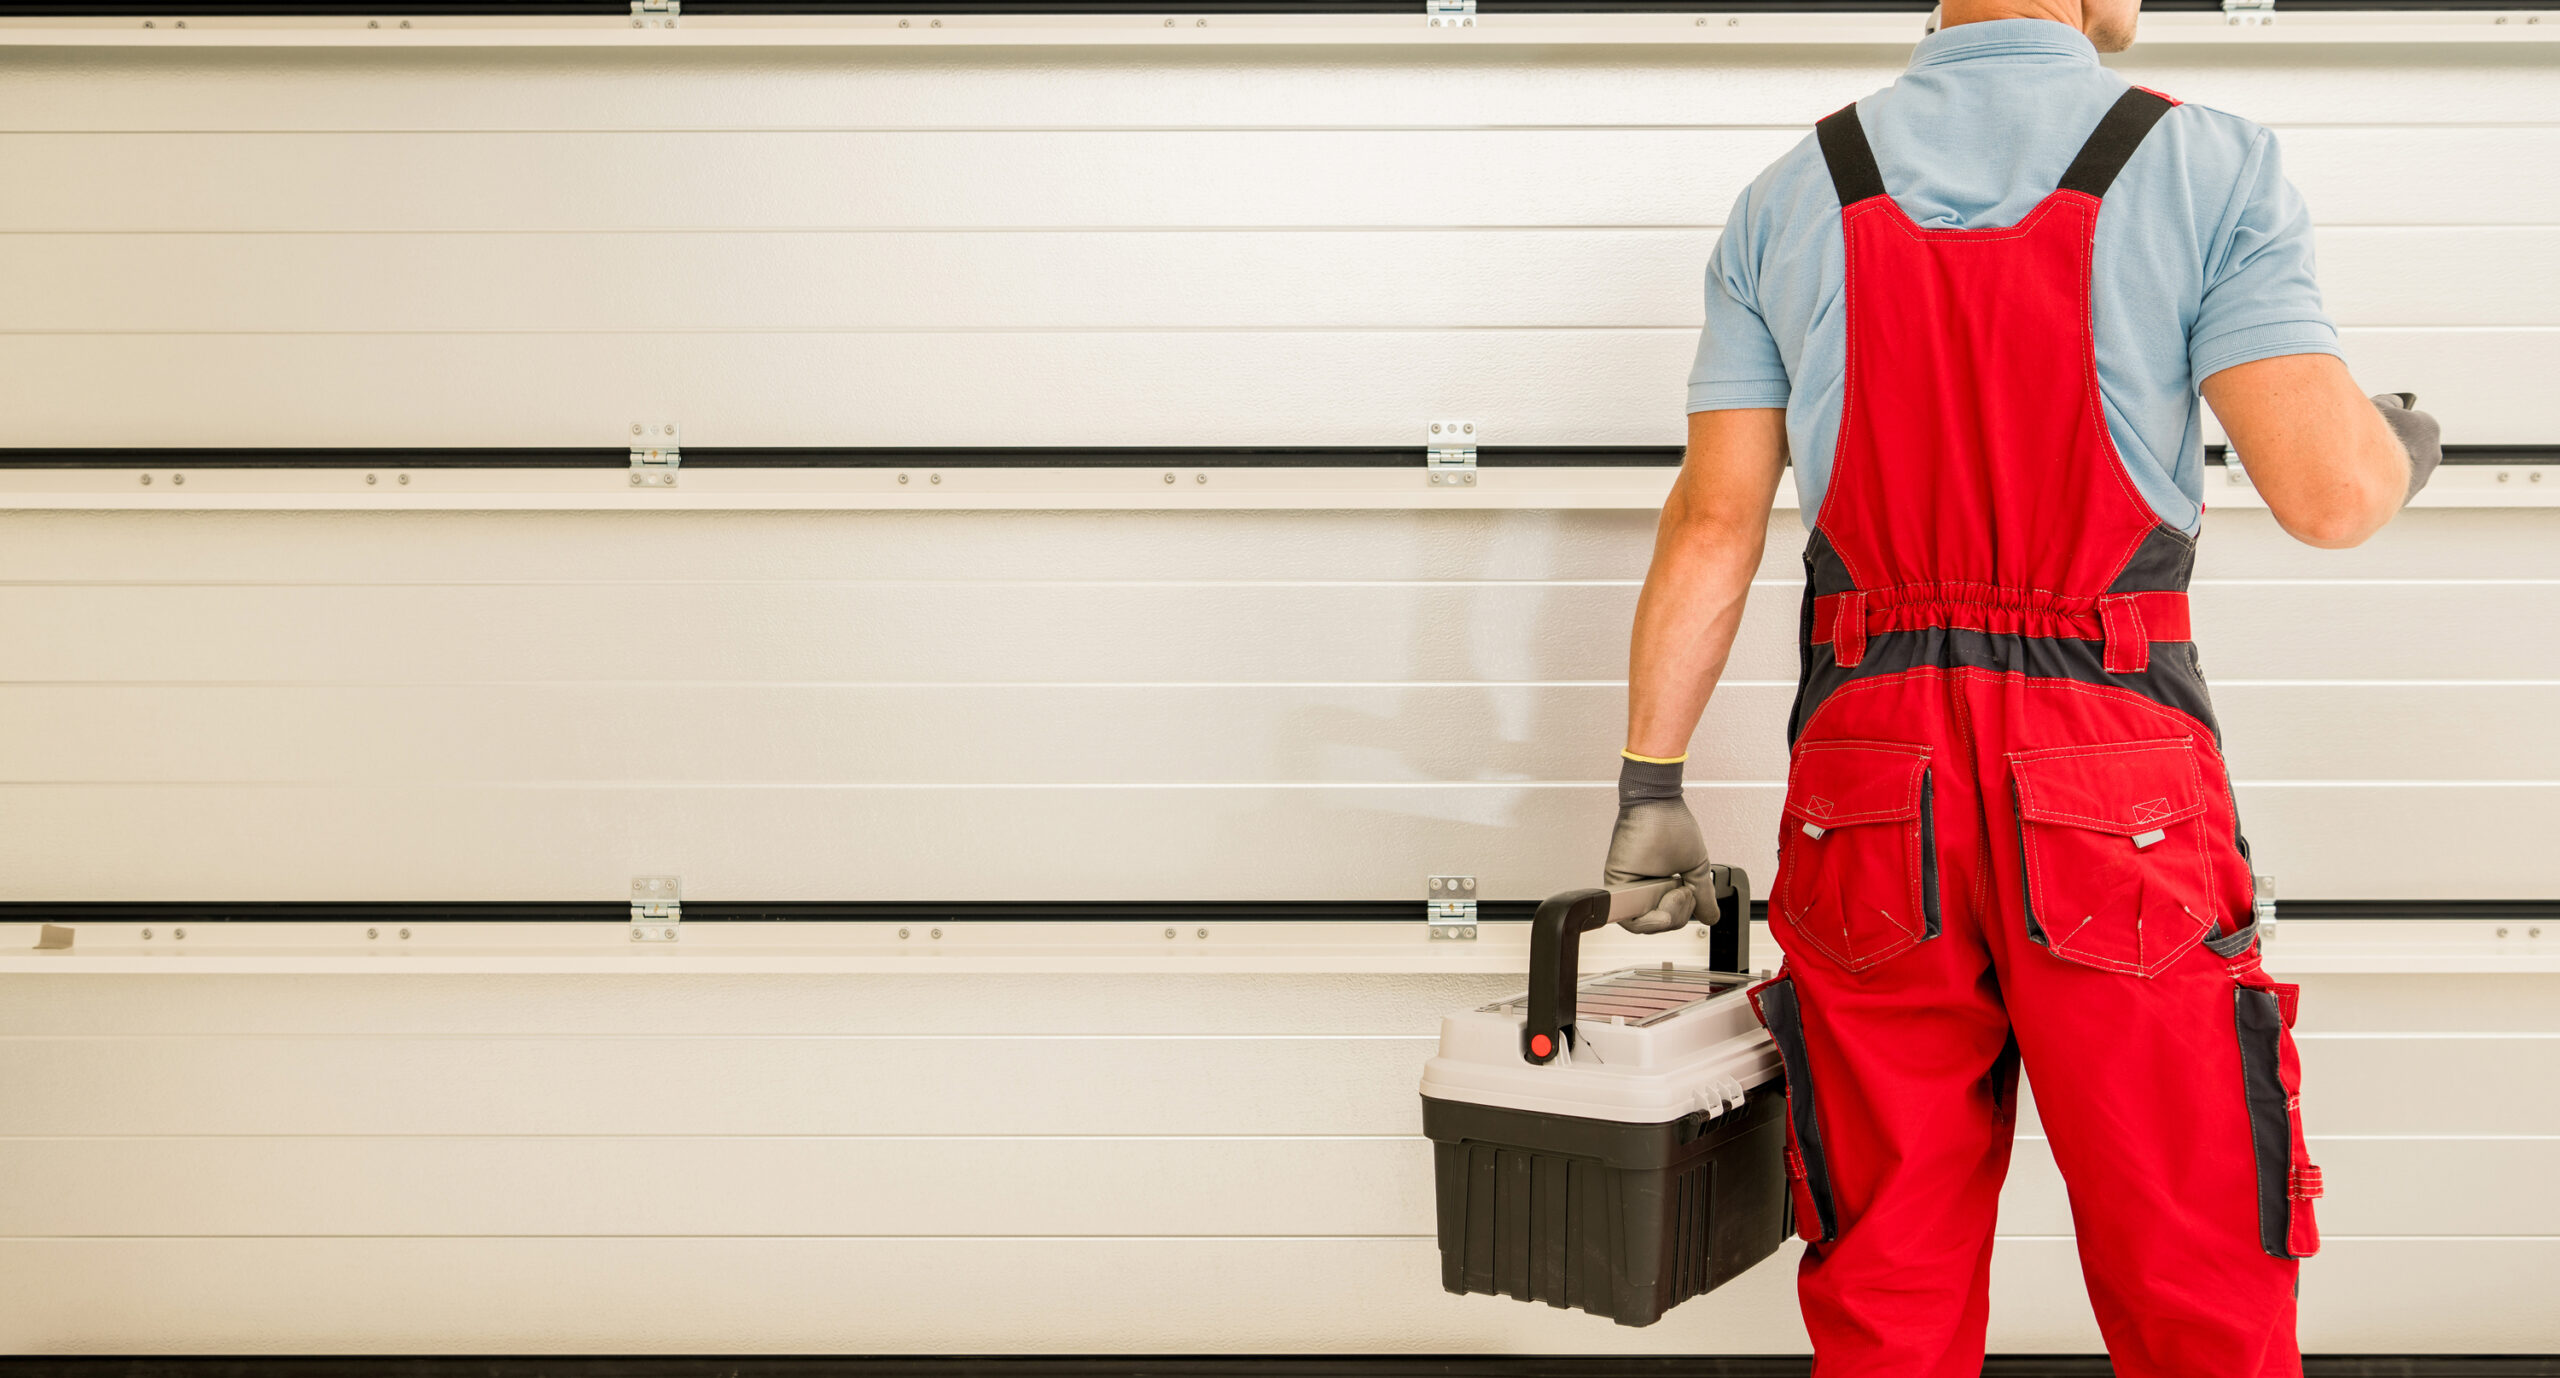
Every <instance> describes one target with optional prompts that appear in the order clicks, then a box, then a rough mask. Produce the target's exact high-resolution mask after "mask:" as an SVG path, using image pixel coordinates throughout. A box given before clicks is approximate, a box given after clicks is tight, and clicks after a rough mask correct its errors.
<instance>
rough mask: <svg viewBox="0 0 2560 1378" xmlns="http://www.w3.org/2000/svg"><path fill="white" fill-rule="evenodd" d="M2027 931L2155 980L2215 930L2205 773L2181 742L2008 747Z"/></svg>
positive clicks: (2080, 957)
mask: <svg viewBox="0 0 2560 1378" xmlns="http://www.w3.org/2000/svg"><path fill="white" fill-rule="evenodd" d="M2009 778H2010V781H2011V783H2012V784H2013V785H2014V786H2015V788H2016V791H2017V800H2018V831H2019V845H2020V846H2021V847H2022V848H2023V849H2024V857H2023V861H2024V866H2025V870H2026V895H2027V933H2028V936H2030V937H2032V938H2034V939H2035V940H2036V941H2037V942H2039V943H2042V944H2043V945H2044V946H2046V947H2047V948H2050V949H2052V951H2053V953H2054V955H2055V956H2057V957H2064V958H2068V959H2070V960H2071V961H2074V962H2079V963H2081V964H2082V965H2085V966H2093V967H2098V968H2101V969H2103V970H2107V971H2122V972H2130V973H2132V974H2134V975H2137V976H2157V975H2159V974H2160V973H2161V972H2163V971H2165V970H2167V969H2168V967H2169V964H2170V963H2171V962H2174V961H2176V960H2178V958H2179V957H2181V956H2183V955H2185V953H2186V952H2187V950H2188V949H2189V948H2192V947H2194V946H2195V945H2196V943H2197V942H2198V941H2199V940H2201V939H2202V938H2203V937H2204V936H2205V935H2206V934H2207V933H2208V932H2210V931H2212V928H2213V912H2214V911H2213V878H2212V868H2211V866H2210V864H2209V855H2210V854H2209V851H2208V849H2207V847H2206V844H2205V837H2204V827H2205V825H2204V773H2203V769H2202V767H2201V766H2200V765H2199V763H2198V762H2197V760H2196V749H2195V744H2194V743H2193V742H2191V741H2189V740H2188V739H2186V738H2184V737H2174V738H2169V739H2165V740H2162V741H2149V742H2118V743H2113V744H2110V745H2106V746H2072V747H2058V748H2054V749H2052V750H2047V751H2021V752H2013V753H2011V754H2010V756H2009Z"/></svg>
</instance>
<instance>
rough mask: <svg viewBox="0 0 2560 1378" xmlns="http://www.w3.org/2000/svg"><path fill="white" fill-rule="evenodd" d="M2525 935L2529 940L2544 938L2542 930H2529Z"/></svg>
mask: <svg viewBox="0 0 2560 1378" xmlns="http://www.w3.org/2000/svg"><path fill="white" fill-rule="evenodd" d="M2524 935H2525V936H2526V937H2528V938H2539V937H2541V936H2542V930H2541V929H2539V928H2528V929H2526V930H2525V931H2524Z"/></svg>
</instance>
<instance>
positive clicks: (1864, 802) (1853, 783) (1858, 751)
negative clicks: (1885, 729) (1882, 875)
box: [1786, 742, 1929, 828]
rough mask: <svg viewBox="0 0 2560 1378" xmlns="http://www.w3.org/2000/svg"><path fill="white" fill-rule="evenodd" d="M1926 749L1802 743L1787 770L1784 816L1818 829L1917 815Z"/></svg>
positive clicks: (1884, 744) (1926, 766)
mask: <svg viewBox="0 0 2560 1378" xmlns="http://www.w3.org/2000/svg"><path fill="white" fill-rule="evenodd" d="M1928 769H1929V748H1927V747H1925V746H1907V745H1904V744H1902V743H1900V742H1806V743H1803V744H1801V745H1799V746H1798V747H1797V748H1796V759H1795V764H1794V765H1793V766H1791V767H1790V768H1789V769H1788V771H1787V804H1786V809H1787V812H1788V813H1791V814H1793V815H1795V816H1796V817H1798V818H1801V819H1803V820H1804V821H1806V822H1808V823H1811V824H1813V825H1814V826H1815V827H1818V828H1840V827H1847V826H1849V825H1850V824H1854V823H1896V822H1901V821H1904V820H1906V819H1912V818H1917V817H1919V816H1920V777H1921V776H1922V775H1923V774H1924V773H1926V772H1927V771H1928Z"/></svg>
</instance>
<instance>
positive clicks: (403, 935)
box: [400, 928, 409, 943]
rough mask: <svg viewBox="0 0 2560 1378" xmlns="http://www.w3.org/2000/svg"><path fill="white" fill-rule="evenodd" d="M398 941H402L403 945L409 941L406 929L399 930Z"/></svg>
mask: <svg viewBox="0 0 2560 1378" xmlns="http://www.w3.org/2000/svg"><path fill="white" fill-rule="evenodd" d="M400 941H402V942H404V943H405V942H407V941H409V930H408V929H405V928H404V929H401V930H400Z"/></svg>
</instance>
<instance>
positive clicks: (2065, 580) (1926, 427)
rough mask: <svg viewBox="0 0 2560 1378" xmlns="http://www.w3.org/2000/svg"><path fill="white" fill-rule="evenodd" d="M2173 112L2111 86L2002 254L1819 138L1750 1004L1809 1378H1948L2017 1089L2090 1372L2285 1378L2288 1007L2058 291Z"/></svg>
mask: <svg viewBox="0 0 2560 1378" xmlns="http://www.w3.org/2000/svg"><path fill="white" fill-rule="evenodd" d="M2172 104H2173V102H2171V101H2169V100H2168V99H2167V98H2165V97H2162V96H2159V95H2156V94H2153V93H2151V92H2148V91H2143V90H2139V89H2136V90H2133V91H2128V92H2127V93H2126V94H2125V96H2124V97H2123V99H2122V100H2120V101H2119V102H2118V103H2117V104H2116V105H2115V106H2114V108H2113V109H2111V110H2110V111H2109V112H2108V114H2107V116H2106V117H2105V119H2103V120H2102V121H2101V122H2100V123H2099V125H2098V128H2097V130H2096V132H2095V133H2093V134H2092V135H2091V136H2090V139H2089V142H2088V145H2087V146H2086V147H2085V148H2083V149H2082V150H2081V152H2080V154H2079V156H2078V158H2077V159H2076V160H2075V161H2074V162H2073V163H2072V165H2071V169H2070V171H2069V172H2067V173H2066V174H2064V176H2063V179H2062V183H2061V185H2060V187H2059V188H2058V189H2056V190H2055V191H2054V193H2053V194H2052V195H2050V196H2048V197H2046V198H2045V199H2044V200H2043V201H2042V202H2041V203H2040V204H2038V205H2037V206H2036V208H2035V209H2034V210H2033V211H2031V212H2029V213H2028V215H2027V216H2026V218H2025V219H2023V220H2021V221H2019V222H2018V223H2017V224H2015V225H2012V226H2009V227H2007V228H2005V229H1990V230H1924V229H1922V228H1920V227H1919V226H1918V225H1917V224H1915V223H1913V222H1912V220H1911V219H1910V218H1909V217H1908V216H1906V215H1904V214H1903V212H1902V210H1901V208H1900V207H1899V206H1897V205H1895V204H1894V201H1893V199H1892V198H1891V197H1889V196H1887V195H1886V194H1885V189H1884V182H1883V178H1882V176H1881V174H1880V173H1879V172H1878V171H1877V168H1876V162H1875V157H1874V155H1873V153H1872V152H1871V151H1870V150H1869V148H1868V146H1867V140H1866V135H1865V133H1864V132H1863V131H1862V130H1861V128H1860V127H1859V124H1858V113H1857V107H1855V106H1851V107H1850V108H1848V109H1846V110H1843V111H1841V112H1840V113H1838V114H1836V115H1833V116H1831V117H1830V118H1828V119H1826V120H1824V121H1823V122H1822V123H1821V125H1820V142H1821V146H1822V151H1823V154H1824V156H1825V158H1826V160H1827V161H1828V162H1829V165H1830V169H1831V176H1832V180H1833V182H1834V183H1835V184H1836V185H1837V187H1838V188H1839V192H1840V203H1841V207H1842V209H1841V213H1840V214H1841V227H1842V229H1843V231H1844V232H1845V234H1846V236H1847V275H1846V279H1845V280H1846V294H1847V311H1848V336H1849V371H1848V378H1847V396H1846V400H1845V401H1844V403H1843V404H1842V408H1841V418H1840V436H1839V444H1838V449H1837V452H1836V455H1835V458H1834V461H1833V466H1832V476H1831V484H1830V489H1829V492H1828V494H1827V495H1826V496H1825V498H1824V500H1823V503H1822V508H1821V512H1820V519H1819V520H1818V521H1817V523H1816V524H1815V528H1814V534H1813V537H1812V539H1811V541H1810V542H1809V544H1808V546H1807V549H1806V552H1805V565H1806V571H1807V588H1806V593H1805V609H1804V619H1803V637H1804V673H1803V680H1802V685H1801V688H1800V690H1799V694H1798V698H1797V703H1796V709H1795V713H1794V717H1793V720H1792V722H1791V725H1790V728H1791V731H1792V733H1793V735H1794V754H1793V763H1792V766H1791V769H1790V771H1789V774H1788V778H1787V793H1786V808H1785V814H1784V817H1783V819H1782V821H1781V835H1780V841H1779V864H1778V875H1777V881H1776V885H1775V887H1774V889H1773V890H1772V892H1771V895H1770V899H1769V921H1770V925H1771V927H1772V928H1773V929H1774V930H1775V932H1776V934H1777V937H1778V941H1779V943H1780V945H1781V946H1783V947H1784V948H1785V949H1786V953H1787V961H1786V965H1785V967H1784V969H1783V970H1781V972H1780V973H1779V975H1778V976H1777V977H1776V979H1774V980H1772V981H1770V982H1767V983H1765V984H1764V985H1762V986H1761V987H1759V988H1758V990H1757V991H1755V992H1754V998H1755V1001H1756V1003H1757V1005H1758V1008H1759V1009H1760V1012H1761V1018H1762V1020H1763V1021H1764V1022H1765V1023H1766V1024H1767V1025H1768V1026H1769V1030H1770V1032H1771V1034H1772V1035H1774V1036H1775V1038H1776V1040H1777V1043H1778V1047H1779V1051H1780V1053H1781V1055H1782V1056H1783V1058H1784V1060H1785V1063H1786V1074H1787V1088H1788V1114H1789V1121H1790V1126H1789V1127H1790V1130H1791V1137H1790V1143H1789V1153H1788V1167H1789V1172H1790V1175H1791V1176H1792V1178H1793V1183H1792V1189H1793V1197H1794V1202H1795V1211H1796V1217H1797V1225H1798V1229H1799V1233H1801V1234H1802V1235H1803V1236H1804V1238H1805V1239H1807V1240H1809V1241H1811V1244H1810V1246H1809V1247H1808V1249H1807V1250H1806V1252H1805V1257H1804V1265H1803V1271H1802V1275H1801V1278H1800V1291H1801V1294H1802V1299H1803V1304H1804V1316H1805V1323H1806V1325H1807V1327H1808V1328H1809V1329H1810V1330H1811V1331H1812V1334H1813V1342H1814V1348H1815V1352H1816V1356H1817V1358H1816V1364H1815V1372H1816V1373H1817V1374H1819V1375H1821V1376H1822V1378H1853V1375H1856V1376H1860V1378H1863V1376H1864V1375H1879V1376H1881V1375H1891V1376H1892V1378H1922V1375H1929V1376H1930V1378H1941V1376H1943V1378H1955V1376H1956V1375H1959V1374H1961V1375H1964V1378H1974V1376H1975V1375H1978V1374H1979V1373H1980V1372H1981V1369H1982V1354H1983V1333H1984V1323H1985V1317H1986V1312H1987V1302H1988V1298H1987V1293H1986V1284H1987V1281H1988V1276H1989V1272H1990V1265H1991V1245H1992V1232H1993V1223H1994V1213H1995V1207H1996V1204H1997V1199H1998V1196H1999V1192H2000V1183H2001V1179H2002V1177H2003V1176H2004V1175H2005V1174H2006V1172H2007V1170H2008V1162H2009V1145H2010V1136H2011V1131H2012V1127H2013V1123H2014V1120H2015V1111H2016V1105H2017V1101H2016V1090H2017V1072H2018V1067H2019V1063H2020V1061H2021V1060H2023V1062H2024V1064H2025V1068H2026V1071H2027V1074H2028V1076H2029V1078H2030V1080H2031V1082H2032V1085H2033V1088H2034V1092H2035V1096H2034V1100H2035V1108H2036V1112H2037V1116H2038V1118H2039V1120H2040V1121H2041V1132H2042V1133H2043V1134H2044V1135H2045V1136H2046V1137H2047V1138H2048V1139H2049V1140H2050V1141H2051V1144H2052V1148H2053V1154H2054V1157H2055V1158H2056V1159H2057V1160H2058V1161H2059V1162H2060V1164H2061V1167H2062V1172H2063V1175H2064V1178H2065V1179H2066V1181H2067V1182H2068V1184H2069V1187H2070V1196H2071V1210H2072V1218H2073V1221H2074V1224H2075V1226H2076V1230H2077V1234H2078V1237H2079V1252H2080V1264H2081V1268H2082V1271H2083V1273H2084V1274H2085V1275H2086V1278H2087V1282H2088V1288H2089V1296H2090V1299H2091V1301H2092V1302H2093V1303H2094V1304H2095V1306H2096V1309H2097V1316H2098V1323H2099V1326H2100V1328H2101V1329H2102V1330H2103V1331H2104V1332H2105V1335H2106V1340H2107V1348H2108V1350H2109V1352H2110V1353H2111V1354H2112V1355H2113V1356H2114V1361H2115V1371H2116V1373H2117V1374H2118V1375H2119V1376H2120V1378H2170V1376H2171V1375H2175V1376H2176V1378H2206V1376H2207V1375H2210V1378H2256V1376H2257V1375H2269V1374H2287V1375H2298V1374H2300V1373H2301V1371H2302V1369H2301V1359H2300V1356H2299V1354H2298V1352H2297V1350H2296V1347H2295V1341H2294V1290H2295V1270H2296V1264H2295V1260H2296V1259H2299V1258H2303V1257H2307V1256H2309V1255H2310V1254H2311V1253H2312V1252H2314V1251H2315V1250H2316V1249H2317V1248H2318V1247H2319V1236H2318V1233H2317V1230H2316V1229H2315V1227H2314V1225H2313V1223H2312V1215H2311V1205H2310V1198H2312V1197H2314V1196H2317V1195H2318V1194H2319V1180H2320V1177H2319V1169H2317V1168H2315V1167H2312V1166H2311V1165H2310V1163H2309V1161H2308V1159H2307V1158H2305V1156H2304V1153H2303V1139H2302V1129H2301V1120H2300V1116H2299V1113H2298V1103H2297V1095H2298V1092H2299V1089H2300V1075H2299V1067H2298V1064H2297V1063H2296V1060H2295V1056H2294V1049H2293V1040H2292V1036H2291V1034H2290V1033H2289V1032H2288V1030H2289V1028H2290V1026H2291V1024H2292V1020H2293V1008H2294V989H2293V988H2292V987H2289V986H2281V985H2277V984H2275V983H2274V982H2272V981H2270V980H2269V979H2268V978H2267V976H2266V974H2265V973H2264V972H2263V971H2262V970H2261V969H2260V967H2259V965H2258V946H2257V941H2256V937H2257V935H2256V932H2255V927H2254V922H2253V920H2252V910H2251V899H2252V895H2251V879H2250V868H2249V864H2248V861H2247V857H2246V851H2245V844H2244V843H2243V842H2242V841H2241V839H2240V834H2239V824H2238V815H2237V810H2236V808H2235V806H2234V804H2233V801H2232V795H2231V788H2230V784H2229V779H2228V777H2227V775H2226V773H2225V770H2224V766H2223V760H2222V753H2221V750H2220V734H2219V731H2218V730H2217V728H2216V727H2215V726H2214V722H2213V717H2212V709H2211V705H2210V704H2209V702H2208V701H2207V698H2206V694H2205V688H2204V681H2203V677H2202V675H2201V673H2200V671H2199V670H2198V667H2197V660H2196V652H2195V646H2194V644H2193V642H2192V641H2191V639H2190V634H2189V632H2188V620H2187V598H2186V592H2185V587H2186V581H2187V575H2188V571H2189V569H2190V567H2191V565H2192V563H2193V559H2194V543H2193V542H2192V541H2191V540H2190V539H2188V538H2187V537H2186V536H2185V535H2183V534H2181V533H2180V532H2178V531H2176V530H2173V529H2171V528H2168V527H2165V526H2163V525H2162V524H2161V523H2160V520H2159V518H2158V517H2157V516H2156V515H2155V514H2154V512H2153V510H2152V508H2151V505H2150V504H2149V503H2148V502H2146V501H2144V499H2143V497H2142V495H2141V494H2140V493H2138V492H2137V491H2135V489H2134V487H2133V484H2132V482H2131V481H2130V480H2129V479H2128V478H2127V476H2126V473H2125V469H2124V465H2123V463H2122V461H2121V460H2120V459H2119V458H2118V457H2117V454H2116V451H2115V446H2114V442H2113V441H2112V440H2111V439H2110V437H2109V436H2108V433H2107V424H2106V418H2105V414H2104V412H2103V411H2102V409H2101V406H2100V401H2099V394H2098V375H2097V358H2096V347H2095V343H2094V340H2093V337H2092V334H2091V330H2092V324H2091V318H2090V295H2089V284H2090V260H2091V256H2092V253H2093V251H2094V245H2095V241H2096V230H2097V224H2098V216H2099V207H2100V205H2101V201H2102V198H2103V197H2104V196H2105V195H2106V192H2107V188H2108V186H2109V185H2110V184H2111V183H2112V182H2113V181H2114V179H2115V175H2116V173H2117V171H2118V170H2119V169H2121V168H2122V167H2123V166H2124V163H2125V160H2126V159H2127V158H2129V157H2131V156H2132V154H2133V151H2134V150H2135V149H2136V148H2138V147H2139V146H2140V145H2141V143H2142V140H2143V137H2144V135H2146V134H2147V133H2148V132H2149V131H2150V129H2151V127H2152V125H2154V124H2155V123H2157V122H2158V121H2159V119H2160V117H2161V116H2162V115H2164V114H2165V113H2167V111H2168V110H2169V108H2170V106H2171V105H2172Z"/></svg>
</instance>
